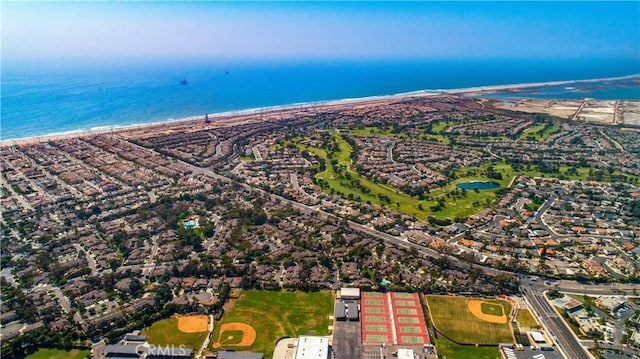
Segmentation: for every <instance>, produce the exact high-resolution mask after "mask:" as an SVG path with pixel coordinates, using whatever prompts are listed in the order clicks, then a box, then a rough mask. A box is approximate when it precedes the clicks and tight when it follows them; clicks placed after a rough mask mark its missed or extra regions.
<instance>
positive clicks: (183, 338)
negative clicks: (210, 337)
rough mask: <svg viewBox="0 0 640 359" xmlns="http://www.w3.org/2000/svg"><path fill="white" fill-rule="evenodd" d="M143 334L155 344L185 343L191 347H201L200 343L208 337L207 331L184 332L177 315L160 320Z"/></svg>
mask: <svg viewBox="0 0 640 359" xmlns="http://www.w3.org/2000/svg"><path fill="white" fill-rule="evenodd" d="M142 335H146V336H147V339H148V340H149V343H150V344H155V345H163V346H164V345H176V346H178V345H181V344H182V345H184V346H185V347H187V348H191V349H200V345H202V342H204V339H205V338H206V337H207V332H202V333H183V332H181V331H179V330H178V319H177V318H175V317H172V318H168V319H163V320H159V321H157V322H155V323H153V324H152V325H151V327H148V328H144V329H143V330H142Z"/></svg>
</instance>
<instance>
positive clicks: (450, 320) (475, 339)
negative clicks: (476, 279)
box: [426, 295, 514, 345]
mask: <svg viewBox="0 0 640 359" xmlns="http://www.w3.org/2000/svg"><path fill="white" fill-rule="evenodd" d="M426 299H427V304H428V306H429V313H430V316H431V322H432V323H433V325H434V326H435V327H436V328H437V330H438V331H439V332H440V333H442V334H444V335H446V336H447V337H448V338H450V339H451V340H453V341H455V342H457V343H460V344H472V345H474V344H484V345H497V344H499V343H513V342H514V339H513V334H512V330H511V326H510V325H509V323H508V318H507V317H506V315H505V314H504V313H510V312H511V304H509V303H508V302H506V301H502V300H495V299H491V300H490V299H482V300H477V299H470V298H465V297H451V296H437V295H429V296H426ZM482 304H487V308H492V309H491V310H492V311H495V312H496V313H497V312H498V309H496V308H495V307H497V308H500V311H502V313H501V314H502V315H501V316H497V315H491V314H484V313H482V311H481V307H482ZM471 306H473V307H477V312H475V313H474V312H472V311H471V309H470V307H471ZM474 311H475V310H474ZM498 321H499V322H498Z"/></svg>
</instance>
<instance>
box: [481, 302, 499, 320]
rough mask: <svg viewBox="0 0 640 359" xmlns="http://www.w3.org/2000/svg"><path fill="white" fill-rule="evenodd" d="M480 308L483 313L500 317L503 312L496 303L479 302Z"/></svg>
mask: <svg viewBox="0 0 640 359" xmlns="http://www.w3.org/2000/svg"><path fill="white" fill-rule="evenodd" d="M480 310H481V311H482V313H484V314H489V315H495V316H498V317H501V316H502V315H503V314H504V313H503V311H502V307H501V306H500V305H498V304H491V303H482V304H480Z"/></svg>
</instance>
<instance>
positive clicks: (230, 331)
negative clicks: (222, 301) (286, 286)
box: [209, 290, 333, 358]
mask: <svg viewBox="0 0 640 359" xmlns="http://www.w3.org/2000/svg"><path fill="white" fill-rule="evenodd" d="M332 314H333V295H332V294H331V292H311V293H307V292H287V291H281V292H272V291H259V290H249V291H242V292H241V293H240V296H239V297H238V298H237V299H232V300H231V301H230V302H229V303H227V305H226V306H225V314H224V316H223V317H222V320H221V321H220V322H217V323H216V324H215V329H214V332H213V335H212V336H211V345H210V347H209V349H210V350H212V351H217V350H223V349H227V350H237V351H241V350H249V351H257V352H262V353H264V354H265V358H270V357H271V356H272V354H273V350H274V348H275V343H276V341H277V340H278V339H279V338H281V337H284V336H290V337H297V336H299V335H305V334H308V335H328V334H329V329H328V327H329V326H330V325H331V324H332V323H331V320H329V316H330V315H332Z"/></svg>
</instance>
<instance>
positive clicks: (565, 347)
mask: <svg viewBox="0 0 640 359" xmlns="http://www.w3.org/2000/svg"><path fill="white" fill-rule="evenodd" d="M522 291H523V293H524V296H525V298H526V299H527V301H528V302H529V304H530V305H531V308H532V309H533V311H534V312H535V313H536V314H537V316H538V318H540V320H541V321H542V324H543V326H544V327H545V328H546V329H547V332H548V333H549V334H551V335H552V336H553V337H554V341H555V342H556V344H557V345H558V347H559V348H560V351H561V352H562V353H563V354H564V356H565V357H566V358H568V359H592V358H593V357H592V356H591V355H590V354H589V353H588V352H587V350H586V349H584V348H583V347H582V345H580V343H579V342H578V339H577V338H576V337H575V336H574V335H573V332H572V331H571V329H570V328H569V327H567V325H566V324H565V323H564V320H563V319H562V318H560V316H559V315H558V314H557V312H556V311H555V310H554V309H553V307H552V306H551V304H549V302H548V301H547V299H546V298H545V297H544V294H542V292H539V291H536V290H531V289H523V290H522Z"/></svg>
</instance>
